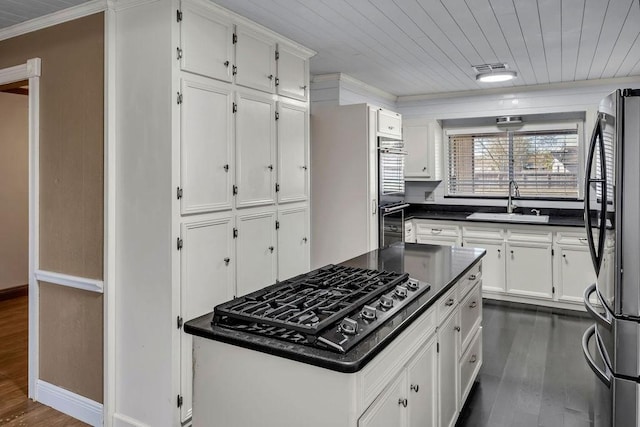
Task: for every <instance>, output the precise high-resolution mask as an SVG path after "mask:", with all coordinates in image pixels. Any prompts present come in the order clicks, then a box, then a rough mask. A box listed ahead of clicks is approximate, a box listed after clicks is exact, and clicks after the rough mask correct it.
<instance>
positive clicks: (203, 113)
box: [180, 76, 233, 215]
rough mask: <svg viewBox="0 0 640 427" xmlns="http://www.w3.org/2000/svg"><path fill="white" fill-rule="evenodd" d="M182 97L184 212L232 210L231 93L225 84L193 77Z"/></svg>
mask: <svg viewBox="0 0 640 427" xmlns="http://www.w3.org/2000/svg"><path fill="white" fill-rule="evenodd" d="M194 77H195V76H194ZM182 96H183V99H182V105H181V111H180V113H181V123H180V130H181V135H180V182H181V190H182V197H181V205H180V206H181V213H182V214H183V215H184V214H193V213H203V212H210V211H216V210H224V209H231V186H232V170H230V169H232V165H233V162H232V154H233V148H232V143H233V122H232V117H231V116H232V104H233V96H232V93H231V90H230V88H229V87H228V86H227V85H224V84H215V82H213V81H211V80H207V79H195V78H194V79H192V80H183V81H182Z"/></svg>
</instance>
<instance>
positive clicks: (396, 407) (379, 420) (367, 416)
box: [358, 371, 408, 427]
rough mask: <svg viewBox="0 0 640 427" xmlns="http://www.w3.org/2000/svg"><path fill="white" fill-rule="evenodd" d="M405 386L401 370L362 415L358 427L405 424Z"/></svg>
mask: <svg viewBox="0 0 640 427" xmlns="http://www.w3.org/2000/svg"><path fill="white" fill-rule="evenodd" d="M407 388H408V387H407V374H406V372H405V371H402V372H401V373H400V375H398V377H397V378H396V379H395V380H394V381H393V382H392V383H391V385H389V386H388V387H387V389H386V390H385V391H384V392H382V393H381V394H380V396H378V398H377V399H376V401H375V402H373V405H371V407H370V408H369V409H368V410H367V412H365V413H364V415H362V417H361V418H360V420H359V421H358V427H389V426H398V427H403V426H406V425H407V411H406V410H405V407H406V405H407V404H408V403H407V402H408V400H407Z"/></svg>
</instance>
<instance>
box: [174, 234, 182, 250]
mask: <svg viewBox="0 0 640 427" xmlns="http://www.w3.org/2000/svg"><path fill="white" fill-rule="evenodd" d="M182 246H183V242H182V239H181V238H179V237H178V238H177V239H176V247H177V248H178V250H181V249H182Z"/></svg>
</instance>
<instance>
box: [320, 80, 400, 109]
mask: <svg viewBox="0 0 640 427" xmlns="http://www.w3.org/2000/svg"><path fill="white" fill-rule="evenodd" d="M330 81H338V82H343V83H346V84H349V85H352V86H356V87H359V88H361V89H363V90H365V91H367V92H369V93H371V94H373V95H376V96H379V97H380V98H383V99H386V100H388V101H390V102H394V103H395V102H396V101H397V100H398V97H397V96H396V95H394V94H392V93H390V92H387V91H386V90H382V89H379V88H377V87H375V86H371V85H370V84H368V83H365V82H363V81H362V80H358V79H356V78H355V77H351V76H350V75H348V74H345V73H329V74H316V75H314V76H311V82H312V83H320V82H330Z"/></svg>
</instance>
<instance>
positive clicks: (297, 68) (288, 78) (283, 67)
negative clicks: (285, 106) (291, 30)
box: [276, 44, 309, 101]
mask: <svg viewBox="0 0 640 427" xmlns="http://www.w3.org/2000/svg"><path fill="white" fill-rule="evenodd" d="M277 57H278V61H277V62H278V80H277V82H276V83H277V87H278V95H282V96H286V97H289V98H295V99H299V100H301V101H306V100H307V99H308V95H309V61H307V59H306V57H305V55H303V54H301V53H300V52H299V51H297V50H296V49H293V48H291V47H289V46H287V45H284V44H280V45H278V55H277Z"/></svg>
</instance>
